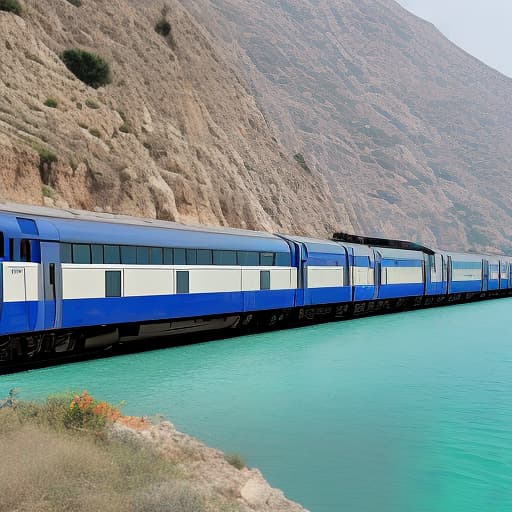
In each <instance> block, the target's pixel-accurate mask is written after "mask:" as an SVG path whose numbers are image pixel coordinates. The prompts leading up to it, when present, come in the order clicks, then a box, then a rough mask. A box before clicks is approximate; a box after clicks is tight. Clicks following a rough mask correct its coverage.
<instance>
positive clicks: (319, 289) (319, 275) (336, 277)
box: [283, 235, 352, 306]
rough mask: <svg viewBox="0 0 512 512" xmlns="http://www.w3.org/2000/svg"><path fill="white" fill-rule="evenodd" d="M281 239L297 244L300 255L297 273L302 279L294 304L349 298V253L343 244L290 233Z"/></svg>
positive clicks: (304, 304) (310, 303)
mask: <svg viewBox="0 0 512 512" xmlns="http://www.w3.org/2000/svg"><path fill="white" fill-rule="evenodd" d="M283 238H284V239H286V240H288V241H289V242H290V243H293V244H296V246H297V251H298V253H299V254H300V264H299V265H298V272H299V276H300V277H301V279H300V281H299V284H298V290H297V302H296V305H297V306H311V305H315V304H318V305H320V304H336V303H344V302H350V301H351V300H352V289H351V283H350V277H349V265H348V253H347V249H346V248H345V247H343V246H342V245H340V244H338V243H336V242H331V241H329V240H317V239H314V238H306V237H298V236H289V235H287V236H283ZM297 263H299V260H297Z"/></svg>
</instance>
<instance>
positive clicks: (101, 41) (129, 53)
mask: <svg viewBox="0 0 512 512" xmlns="http://www.w3.org/2000/svg"><path fill="white" fill-rule="evenodd" d="M22 6H23V14H22V17H18V16H15V15H14V14H11V13H6V12H1V11H0V197H1V198H2V199H8V200H14V201H19V202H28V203H34V204H41V203H43V202H44V203H46V204H49V205H57V206H64V207H66V206H71V207H77V208H85V209H96V210H100V211H112V212H116V213H129V214H135V215H143V216H149V217H159V218H162V219H168V220H177V221H185V222H201V223H211V224H220V225H231V226H237V227H246V228H252V229H264V230H270V231H293V232H300V233H311V234H318V235H325V234H327V233H329V232H332V230H333V229H334V228H335V227H339V226H344V227H347V228H349V229H350V228H351V225H350V221H349V219H348V215H347V213H346V212H345V210H344V208H343V206H342V205H341V204H337V203H336V202H335V201H334V200H333V198H332V194H331V192H330V191H329V189H328V188H327V186H326V183H325V181H324V179H323V178H322V176H321V175H320V174H319V173H318V172H317V171H315V170H310V169H307V168H305V166H301V165H299V164H298V163H297V162H295V161H294V160H293V158H292V155H290V154H288V150H287V149H285V148H284V147H283V146H281V145H280V144H279V143H278V142H277V140H276V138H275V136H274V133H273V132H272V129H271V128H270V127H269V125H268V123H267V121H266V119H265V117H264V115H263V113H262V111H261V110H260V108H259V107H258V105H257V104H256V102H255V101H254V98H253V96H252V95H251V94H250V93H249V92H248V91H247V90H246V88H245V86H244V85H243V83H242V81H241V80H240V78H239V75H238V74H237V72H236V71H235V70H233V69H232V67H231V66H230V65H228V63H227V62H226V61H225V60H224V58H223V56H222V55H221V52H219V51H217V49H216V47H215V43H214V42H213V41H212V38H211V37H210V36H209V35H208V34H207V33H206V32H205V31H204V30H203V29H202V28H201V27H200V26H199V25H198V23H197V22H196V21H195V20H194V19H193V17H191V16H190V15H189V14H188V13H187V11H186V10H185V9H184V8H183V7H182V5H181V4H180V3H179V2H178V1H177V0H171V1H170V2H167V11H166V12H165V13H164V14H165V17H166V18H167V19H168V20H169V21H170V22H171V24H172V35H171V36H170V37H163V36H161V35H159V34H157V33H156V32H155V30H154V27H155V24H156V22H157V21H158V20H159V19H160V18H161V17H162V13H161V10H162V3H161V2H160V1H157V0H152V1H146V2H138V1H135V0H111V1H108V2H107V1H103V0H83V1H82V5H81V6H80V7H75V6H74V5H72V3H70V2H69V1H66V0H59V1H53V0H22ZM74 47H79V48H83V49H87V50H90V51H94V52H97V53H99V54H100V55H101V56H102V57H104V58H105V59H106V60H107V61H108V62H110V64H111V66H112V70H113V82H112V84H111V85H108V86H107V87H104V88H101V89H98V90H95V89H92V88H90V87H87V86H86V85H84V84H83V83H82V82H80V81H79V80H77V79H76V78H75V77H74V76H73V75H72V74H71V73H70V72H69V71H67V69H66V68H65V66H64V65H63V63H62V62H61V61H60V59H59V54H60V53H61V52H62V51H63V50H65V49H68V48H74ZM48 100H55V102H56V108H54V107H55V103H54V104H53V107H52V106H51V105H52V104H51V102H48ZM45 103H47V104H48V105H50V106H47V105H45ZM53 159H56V162H53V161H51V160H53ZM40 171H43V172H40ZM41 177H42V179H41Z"/></svg>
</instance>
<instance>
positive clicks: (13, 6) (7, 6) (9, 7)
mask: <svg viewBox="0 0 512 512" xmlns="http://www.w3.org/2000/svg"><path fill="white" fill-rule="evenodd" d="M0 11H7V12H12V13H14V14H17V15H18V16H20V15H21V5H20V3H19V2H18V0H0Z"/></svg>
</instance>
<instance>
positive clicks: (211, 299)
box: [62, 290, 295, 328]
mask: <svg viewBox="0 0 512 512" xmlns="http://www.w3.org/2000/svg"><path fill="white" fill-rule="evenodd" d="M294 304H295V290H265V291H258V292H232V293H215V294H213V293H194V294H190V295H186V294H181V295H160V296H147V297H113V298H105V299H73V300H64V301H62V327H64V328H66V327H68V328H71V327H84V326H88V325H101V324H115V323H130V322H141V321H152V320H162V319H168V318H169V319H172V318H189V317H198V316H209V315H221V314H230V313H240V312H244V311H248V312H249V311H258V310H267V309H268V310H269V309H280V308H290V307H293V306H294Z"/></svg>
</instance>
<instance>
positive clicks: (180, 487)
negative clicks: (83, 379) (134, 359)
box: [0, 397, 205, 512]
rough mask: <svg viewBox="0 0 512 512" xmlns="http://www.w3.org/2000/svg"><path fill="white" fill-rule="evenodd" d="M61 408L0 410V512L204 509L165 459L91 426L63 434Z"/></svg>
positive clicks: (63, 402) (61, 401)
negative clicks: (112, 437)
mask: <svg viewBox="0 0 512 512" xmlns="http://www.w3.org/2000/svg"><path fill="white" fill-rule="evenodd" d="M68 410H69V399H67V398H62V397H61V398H53V399H49V400H48V402H47V403H45V404H37V403H23V402H19V403H17V404H16V407H15V408H5V409H0V453H1V454H2V455H1V462H0V497H1V498H0V512H13V511H16V512H29V511H30V512H82V511H83V512H86V511H87V512H91V511H102V512H145V511H148V512H149V511H154V512H167V511H169V512H171V511H172V512H202V511H203V510H205V506H204V500H203V498H202V496H201V495H200V494H199V493H198V492H197V491H196V490H195V489H194V488H193V487H192V486H191V485H190V484H188V483H187V482H186V481H184V480H183V479H182V478H181V477H180V473H179V472H178V470H177V468H176V466H175V465H174V464H173V463H172V462H171V461H169V460H166V459H164V458H162V457H161V456H159V455H158V454H156V453H155V452H152V451H151V449H149V448H148V447H147V446H146V445H142V444H141V443H140V442H137V441H134V440H128V439H111V438H109V437H108V436H106V435H105V431H104V427H101V426H98V425H93V427H94V428H92V429H88V428H86V429H82V428H79V429H77V428H75V427H72V428H69V426H66V425H67V423H66V422H67V420H66V418H67V414H68V412H67V411H68ZM102 429H103V430H102Z"/></svg>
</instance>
